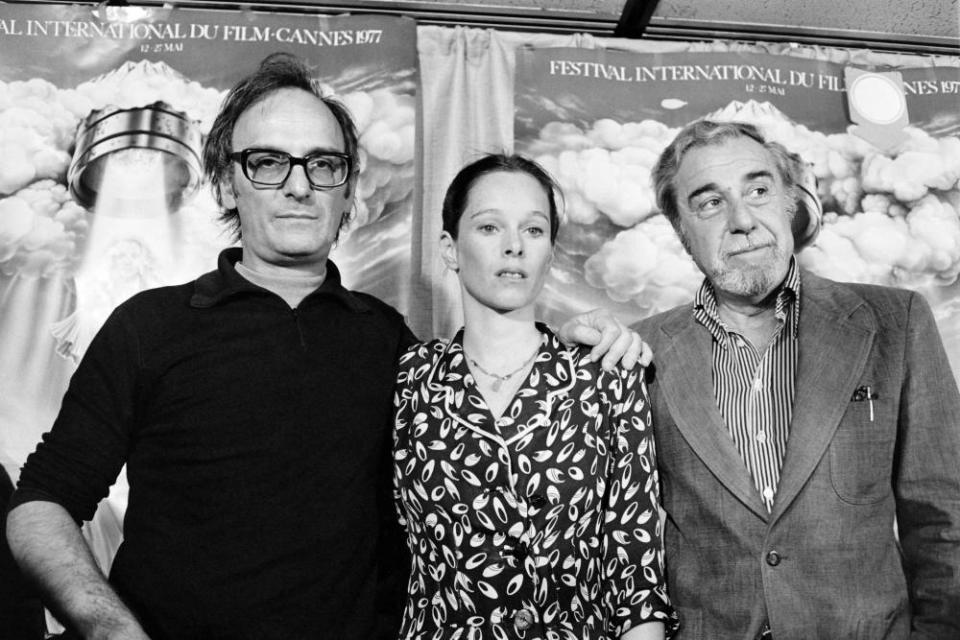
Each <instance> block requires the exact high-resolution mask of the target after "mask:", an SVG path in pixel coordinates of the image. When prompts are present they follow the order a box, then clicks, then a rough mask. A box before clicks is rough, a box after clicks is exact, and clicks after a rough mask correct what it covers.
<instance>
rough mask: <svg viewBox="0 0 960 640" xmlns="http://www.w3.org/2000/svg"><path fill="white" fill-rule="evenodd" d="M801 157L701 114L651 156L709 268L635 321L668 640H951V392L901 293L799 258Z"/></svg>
mask: <svg viewBox="0 0 960 640" xmlns="http://www.w3.org/2000/svg"><path fill="white" fill-rule="evenodd" d="M799 166H800V165H799V163H798V162H797V159H796V157H795V156H792V155H791V154H789V153H788V152H787V151H786V150H785V149H784V148H783V147H782V146H780V145H778V144H776V143H771V142H768V141H767V140H766V139H765V138H764V137H763V135H762V134H761V133H760V132H759V130H758V129H756V128H755V127H753V126H751V125H746V124H736V123H715V122H709V121H699V122H696V123H693V124H692V125H689V126H688V127H686V128H685V129H684V130H683V131H681V132H680V133H679V134H678V136H677V137H676V139H675V140H674V142H673V143H672V144H671V145H670V146H669V147H668V148H667V149H666V150H665V151H664V153H663V154H662V155H661V157H660V160H659V162H658V164H657V167H656V168H655V172H654V182H655V188H656V191H657V198H658V204H659V206H660V208H661V210H662V211H663V213H664V214H665V215H666V216H667V217H668V218H669V220H670V221H671V223H672V224H673V226H674V229H675V230H676V231H677V233H678V234H679V236H680V238H681V240H682V242H683V245H684V247H685V248H686V249H687V251H688V252H689V253H690V255H691V256H692V257H693V259H694V261H695V262H696V263H697V265H698V266H699V268H700V269H701V271H703V273H704V275H705V276H706V278H705V280H704V282H703V285H702V286H701V288H700V290H699V291H698V293H697V295H696V298H695V300H694V301H693V302H692V303H690V304H686V305H683V306H680V307H678V308H675V309H672V310H670V311H667V312H665V313H662V314H659V315H657V316H655V317H652V318H649V319H647V320H645V321H643V322H642V323H640V324H639V325H638V327H637V328H638V329H639V331H640V333H641V335H643V336H644V338H645V339H647V340H649V341H650V342H651V344H652V346H653V348H654V353H655V354H656V361H655V366H654V368H653V369H652V371H651V387H650V391H651V398H652V402H653V410H654V421H655V425H654V426H655V433H656V444H657V447H658V451H657V454H658V460H659V465H660V473H661V479H662V482H663V500H664V507H665V509H666V525H665V526H666V536H665V539H666V542H665V544H666V549H667V577H668V584H669V588H670V594H671V597H672V598H673V600H674V603H675V605H676V606H677V609H678V611H679V612H680V615H681V621H682V625H683V627H682V630H681V632H680V637H682V638H708V639H710V640H720V639H724V638H737V639H755V638H774V639H775V640H787V639H804V640H809V639H811V638H823V639H829V640H838V639H841V638H865V639H866V638H869V639H879V638H916V639H919V638H924V639H932V638H942V639H944V640H946V639H948V638H950V639H954V640H956V639H957V638H960V394H958V392H957V386H956V382H955V380H954V377H953V375H952V374H951V371H950V366H949V363H948V362H947V358H946V355H945V353H944V349H943V346H942V343H941V340H940V338H939V335H938V333H937V329H936V327H935V325H934V321H933V317H932V314H931V312H930V309H929V307H928V305H927V304H926V303H925V302H924V300H923V298H922V297H921V296H919V295H917V294H915V293H912V292H909V291H904V290H899V289H893V288H888V287H879V286H871V285H862V284H844V283H838V282H832V281H830V280H825V279H823V278H819V277H816V276H814V275H813V274H810V273H807V272H804V271H802V270H801V269H800V268H799V266H798V264H797V261H796V259H795V258H794V257H793V254H794V251H795V248H796V247H795V239H794V233H795V231H794V227H798V228H800V229H803V228H804V225H802V224H800V225H798V224H796V223H797V222H798V221H797V219H796V218H797V210H798V203H800V202H802V200H801V199H800V198H799V197H798V194H800V193H802V192H801V185H800V184H799V183H798V174H799Z"/></svg>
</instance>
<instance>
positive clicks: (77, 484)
mask: <svg viewBox="0 0 960 640" xmlns="http://www.w3.org/2000/svg"><path fill="white" fill-rule="evenodd" d="M239 258H240V250H239V249H228V250H226V251H224V252H223V253H222V254H221V256H220V260H219V265H218V270H217V271H214V272H211V273H208V274H206V275H204V276H202V277H200V278H199V279H198V280H196V281H195V282H194V283H190V284H186V285H181V286H174V287H164V288H160V289H153V290H150V291H145V292H143V293H140V294H138V295H136V296H134V297H133V298H131V299H130V300H128V301H127V302H125V303H123V304H122V305H120V306H119V307H118V308H117V309H116V310H115V311H114V313H113V314H112V315H111V316H110V318H109V319H108V320H107V322H106V323H105V325H104V327H103V328H102V329H101V331H100V333H99V334H98V335H97V336H96V338H95V339H94V340H93V342H92V343H91V345H90V348H89V350H88V352H87V354H86V355H85V357H84V359H83V361H82V362H81V364H80V366H79V368H78V370H77V372H76V374H75V375H74V377H73V379H72V380H71V382H70V386H69V388H68V390H67V393H66V396H65V398H64V401H63V406H62V409H61V411H60V414H59V416H58V417H57V420H56V422H55V423H54V426H53V428H52V430H51V431H50V432H49V433H47V434H45V435H44V437H43V442H41V444H40V445H39V446H38V448H37V451H36V452H35V453H33V454H32V455H31V456H30V457H29V458H28V460H27V462H26V465H25V466H24V468H23V471H22V473H21V477H20V483H19V488H18V491H17V493H16V494H15V495H14V498H13V503H14V504H20V503H23V502H26V501H30V500H37V499H42V500H53V501H55V502H58V503H60V504H62V505H63V506H64V507H65V508H66V509H67V510H68V511H69V512H70V513H71V514H72V515H73V516H74V518H76V519H77V520H78V521H79V520H87V519H89V518H91V517H92V515H93V512H94V510H95V508H96V505H97V503H98V502H99V501H100V500H101V499H102V498H104V497H105V496H106V494H107V491H108V489H109V487H110V485H111V484H112V483H113V482H114V480H115V479H116V476H117V473H118V472H119V470H120V468H121V466H122V465H123V464H124V463H125V462H126V463H127V476H128V480H129V484H130V494H129V503H128V507H127V512H126V517H125V521H124V542H123V544H122V545H121V547H120V549H119V551H118V553H117V557H116V560H115V562H114V565H113V568H112V570H111V574H110V578H111V582H112V583H113V584H114V585H115V587H116V588H117V590H118V591H119V593H120V595H121V596H122V597H123V598H124V599H125V600H126V601H127V602H128V603H129V605H130V606H131V608H132V609H133V610H134V612H135V613H136V614H137V615H138V617H140V619H141V621H142V622H143V624H144V626H145V628H146V630H147V632H148V633H149V634H150V636H151V638H154V640H159V639H162V638H171V639H172V638H176V639H177V640H182V639H189V638H251V639H253V638H257V639H261V638H263V639H272V638H278V639H279V638H283V639H284V640H290V639H292V638H311V639H313V638H337V639H345V638H357V639H361V638H362V639H364V640H365V639H367V638H370V637H373V636H375V635H376V632H375V625H376V607H375V604H374V600H375V597H376V591H377V581H378V578H377V568H378V554H377V549H378V544H380V541H379V540H378V539H379V537H380V535H381V530H382V528H383V527H382V525H383V524H384V522H389V521H392V520H393V514H392V508H391V506H390V502H389V498H388V496H389V484H388V483H389V470H390V466H389V463H388V456H389V448H390V444H389V442H390V441H389V434H390V424H391V394H392V390H393V386H394V378H395V374H396V363H397V358H398V356H399V354H400V353H402V352H403V350H404V349H405V348H406V347H407V346H408V345H409V344H411V343H412V342H413V341H414V337H413V335H412V334H411V333H410V330H409V329H408V328H407V327H406V325H405V324H404V321H403V318H402V317H401V316H400V314H399V313H397V312H396V311H395V310H394V309H392V308H391V307H389V306H388V305H386V304H384V303H383V302H381V301H379V300H377V299H376V298H374V297H372V296H369V295H366V294H362V293H355V292H350V291H347V290H346V289H344V288H343V287H342V286H341V284H340V276H339V273H338V271H337V268H336V267H335V266H334V265H333V263H332V262H330V263H328V265H327V278H326V280H325V281H324V283H323V284H322V285H321V286H320V287H319V288H318V289H317V290H316V291H314V292H313V293H311V294H310V295H309V296H307V297H306V298H304V300H303V301H302V302H301V303H300V305H299V306H298V307H297V308H296V309H291V308H290V307H289V306H288V305H287V304H286V303H285V302H284V301H283V300H282V299H281V298H280V297H278V296H277V295H275V294H273V293H270V292H269V291H267V290H266V289H263V288H261V287H258V286H256V285H254V284H252V283H250V282H249V281H247V280H245V279H244V278H242V277H241V276H240V275H238V274H237V273H236V271H235V269H234V266H233V265H234V264H235V263H236V262H237V260H239Z"/></svg>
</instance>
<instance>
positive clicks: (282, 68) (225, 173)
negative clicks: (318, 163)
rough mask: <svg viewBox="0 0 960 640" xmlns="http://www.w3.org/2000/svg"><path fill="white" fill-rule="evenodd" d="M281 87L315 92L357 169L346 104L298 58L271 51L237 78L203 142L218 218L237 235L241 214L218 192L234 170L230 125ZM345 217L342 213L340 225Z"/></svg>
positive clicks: (354, 134)
mask: <svg viewBox="0 0 960 640" xmlns="http://www.w3.org/2000/svg"><path fill="white" fill-rule="evenodd" d="M281 89H302V90H303V91H306V92H308V93H311V94H313V95H315V96H316V97H317V98H319V99H320V100H321V101H322V102H323V104H325V105H326V107H327V108H328V109H330V112H331V113H332V114H333V117H334V118H335V119H336V121H337V123H338V124H339V125H340V131H341V132H342V133H343V141H344V145H345V147H346V149H345V152H346V154H347V155H348V156H350V167H351V172H353V173H354V174H356V173H357V172H358V171H359V169H360V151H359V148H360V144H359V141H358V136H357V127H356V125H355V124H354V122H353V117H352V116H351V115H350V112H349V111H348V110H347V108H346V106H344V105H343V103H341V102H340V101H339V100H337V99H336V98H333V97H331V96H328V95H324V93H323V91H322V90H321V88H320V84H319V83H318V82H317V81H316V80H315V79H314V78H313V76H312V75H311V73H310V69H309V68H308V67H307V65H306V63H305V62H304V61H303V60H301V59H300V58H298V57H296V56H294V55H292V54H289V53H273V54H271V55H269V56H267V57H266V58H264V59H263V61H262V62H261V63H260V66H259V68H258V69H257V70H256V71H254V72H253V73H252V74H250V75H249V76H247V77H246V78H244V79H243V80H241V81H240V82H238V83H237V85H236V86H234V87H233V89H231V90H230V92H229V93H228V94H227V97H226V98H225V99H224V101H223V105H222V106H221V107H220V112H219V113H218V114H217V117H216V119H215V120H214V121H213V127H211V129H210V133H209V134H208V135H207V139H206V142H205V143H204V145H203V171H204V173H205V174H206V176H207V178H208V179H209V180H210V183H211V185H212V186H213V190H214V194H215V195H216V198H217V204H219V205H220V208H221V214H220V219H221V220H223V221H224V222H226V223H227V224H228V225H230V227H231V228H232V229H233V231H234V232H235V233H236V236H237V237H238V238H239V237H240V234H241V230H240V214H239V213H238V212H237V210H236V209H224V208H223V194H222V193H221V183H222V182H223V181H224V179H225V178H227V177H229V176H230V175H231V174H232V172H233V170H234V167H233V161H232V160H231V159H230V154H231V153H232V152H233V151H236V150H235V149H233V144H232V141H233V128H234V126H236V124H237V120H239V119H240V116H241V115H243V114H244V113H245V112H246V111H247V110H248V109H249V108H250V107H252V106H254V105H255V104H257V103H258V102H260V101H261V100H264V99H265V98H267V97H268V96H270V95H271V94H273V93H275V92H277V91H280V90H281ZM348 217H349V216H348V215H346V214H345V215H344V218H343V220H342V221H341V225H340V226H341V228H342V227H343V225H344V224H346V222H347V220H348Z"/></svg>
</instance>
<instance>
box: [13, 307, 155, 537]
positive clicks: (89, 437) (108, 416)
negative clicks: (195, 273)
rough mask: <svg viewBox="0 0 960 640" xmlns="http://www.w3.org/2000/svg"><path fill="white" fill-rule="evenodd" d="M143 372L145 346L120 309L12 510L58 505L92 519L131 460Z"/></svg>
mask: <svg viewBox="0 0 960 640" xmlns="http://www.w3.org/2000/svg"><path fill="white" fill-rule="evenodd" d="M139 371H140V345H139V342H138V339H137V334H136V331H135V330H134V327H133V323H132V322H131V321H130V319H129V317H128V316H127V315H126V313H125V312H124V309H123V308H122V307H121V308H119V309H117V310H115V311H114V312H113V313H112V314H111V316H110V317H109V318H108V319H107V321H106V322H105V323H104V325H103V327H102V328H101V329H100V331H99V332H98V333H97V335H96V336H95V337H94V339H93V341H92V342H91V343H90V347H89V349H88V350H87V352H86V354H85V355H84V357H83V360H82V361H81V362H80V365H79V367H78V368H77V371H76V372H75V373H74V374H73V377H72V378H71V380H70V384H69V386H68V387H67V392H66V394H65V395H64V398H63V404H62V405H61V407H60V413H59V414H58V415H57V418H56V420H55V421H54V424H53V427H52V428H51V430H50V431H49V432H47V433H45V434H44V435H43V439H42V441H41V442H40V444H38V445H37V449H36V450H35V451H34V452H33V453H31V454H30V456H28V458H27V461H26V463H25V464H24V467H23V469H22V471H21V473H20V481H19V483H18V485H17V491H16V493H14V495H13V497H12V499H11V509H12V508H13V507H15V506H17V505H19V504H23V503H25V502H31V501H34V500H45V501H50V502H56V503H57V504H59V505H60V506H62V507H63V508H65V509H66V510H67V511H68V512H69V513H70V515H71V516H72V517H73V518H74V520H76V521H77V522H78V523H79V522H80V521H82V520H90V519H91V518H92V517H93V514H94V512H95V511H96V508H97V504H98V503H99V502H100V500H102V499H103V498H105V497H106V496H107V493H108V492H109V490H110V486H111V485H112V484H113V483H114V482H115V481H116V479H117V475H118V474H119V473H120V469H121V468H122V467H123V464H124V462H125V461H126V458H127V453H128V449H129V444H130V433H131V429H132V428H133V423H134V416H135V405H136V398H137V395H138V392H137V389H138V384H139V375H138V374H139Z"/></svg>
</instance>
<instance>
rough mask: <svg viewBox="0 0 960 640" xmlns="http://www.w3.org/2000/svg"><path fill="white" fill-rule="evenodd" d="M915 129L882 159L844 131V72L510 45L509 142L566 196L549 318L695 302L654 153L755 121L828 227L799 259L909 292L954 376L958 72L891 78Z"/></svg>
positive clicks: (785, 63)
mask: <svg viewBox="0 0 960 640" xmlns="http://www.w3.org/2000/svg"><path fill="white" fill-rule="evenodd" d="M898 71H899V72H900V73H901V74H902V78H903V87H904V93H905V96H906V103H907V110H908V113H909V118H910V124H909V125H908V126H907V127H906V129H905V130H904V132H905V134H906V139H905V140H904V141H903V142H902V143H900V144H899V145H898V146H897V147H895V148H894V149H893V150H892V151H889V152H884V151H881V150H880V149H878V148H877V147H875V146H873V145H872V144H871V143H869V142H867V141H866V140H864V139H863V138H861V137H859V136H857V135H854V134H853V133H852V132H851V131H850V130H849V127H850V121H849V119H848V115H847V114H848V111H847V103H846V95H845V85H844V67H843V66H842V65H839V64H835V63H831V62H827V61H821V60H814V59H805V58H797V57H790V56H781V55H772V54H762V53H708V52H703V53H699V52H687V53H665V54H637V53H627V52H617V51H609V50H606V51H604V50H585V49H561V48H555V49H526V50H521V51H519V52H518V55H517V75H516V84H515V87H516V96H515V104H516V122H515V135H516V149H517V151H519V152H522V153H527V154H530V155H532V156H534V157H535V158H537V159H538V160H539V161H540V162H542V163H543V164H544V165H545V166H546V167H547V168H548V169H549V170H550V171H551V172H552V173H553V174H554V175H555V176H556V178H557V179H558V180H559V182H560V185H561V187H562V188H563V190H564V192H565V195H566V214H567V222H566V225H565V228H564V229H563V230H562V231H561V235H560V238H559V242H558V247H557V256H556V259H555V262H554V268H553V271H552V273H551V277H550V279H549V280H548V283H547V286H546V289H545V293H544V295H543V307H544V308H543V312H542V315H543V317H544V318H545V319H546V320H547V321H549V322H556V321H557V320H558V319H562V318H565V317H568V316H569V314H570V313H571V312H572V311H579V310H583V309H587V308H591V307H595V306H603V307H609V308H612V309H615V310H616V311H617V312H618V313H619V314H620V315H621V316H622V317H624V319H626V320H630V321H634V320H637V319H639V318H642V317H645V316H647V315H650V314H653V313H656V312H659V311H663V310H665V309H669V308H671V307H673V306H675V305H677V304H680V303H683V302H686V301H689V300H690V299H692V297H693V294H694V292H695V289H696V288H697V287H698V286H699V284H700V281H701V280H702V275H701V274H700V272H699V271H698V270H697V269H696V267H695V266H694V265H693V263H692V261H691V260H690V259H689V257H688V256H687V254H686V252H685V251H684V250H683V248H682V247H681V246H680V243H679V241H678V240H677V238H676V236H675V234H674V232H673V230H672V228H671V227H670V224H669V223H668V222H667V221H666V219H665V218H663V216H661V215H660V214H659V212H658V211H657V209H656V206H655V203H654V194H653V190H652V188H651V185H650V171H651V168H652V166H653V164H654V162H655V161H656V159H657V157H658V155H659V154H660V152H661V151H662V150H663V148H664V147H665V146H666V145H667V144H669V142H670V141H671V140H672V139H673V137H674V136H675V135H676V134H677V132H678V131H679V129H680V128H681V127H683V126H684V125H685V124H687V123H689V122H691V121H693V120H695V119H697V118H700V117H704V116H710V117H712V118H714V119H720V120H738V121H746V122H751V123H753V124H756V125H759V126H760V127H761V128H762V129H763V130H764V131H765V132H766V133H767V135H769V136H772V138H773V139H775V140H777V141H779V142H781V143H783V144H784V145H785V146H786V147H787V148H788V149H790V150H791V151H794V152H797V153H799V154H801V155H802V156H803V157H804V158H805V159H806V160H807V161H808V162H810V163H812V164H813V170H814V172H815V173H816V176H817V179H818V181H819V195H820V198H821V200H822V202H823V206H824V225H823V229H822V231H821V232H820V234H819V236H818V237H817V239H816V241H815V242H814V244H813V245H812V246H810V247H808V248H806V249H805V250H804V251H802V252H801V254H800V256H799V258H800V263H801V264H802V265H803V266H804V267H806V268H808V269H810V270H811V271H813V272H815V273H818V274H820V275H824V276H826V277H829V278H833V279H836V280H846V281H858V282H871V283H878V284H886V285H894V286H900V287H906V288H910V289H914V290H916V291H919V292H921V293H923V294H924V295H925V296H926V297H927V299H928V300H929V301H930V303H931V305H932V306H933V308H934V312H935V314H936V317H937V322H938V326H939V328H940V331H941V333H942V334H943V337H944V341H945V343H946V345H947V350H948V352H949V356H950V359H951V363H952V365H953V368H954V371H955V372H960V284H958V282H957V276H958V273H960V219H958V211H960V187H958V179H960V137H958V135H960V69H958V68H956V67H952V68H947V67H928V68H911V69H899V70H898Z"/></svg>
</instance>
